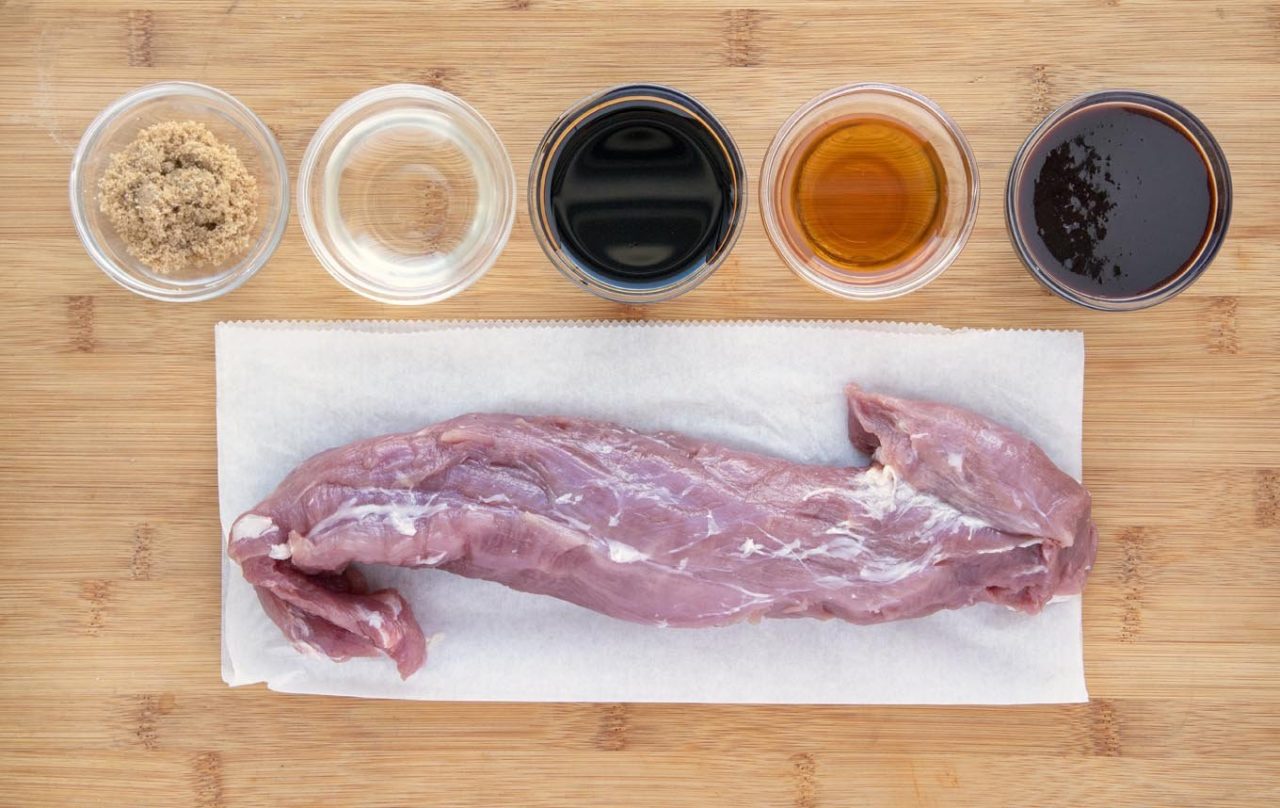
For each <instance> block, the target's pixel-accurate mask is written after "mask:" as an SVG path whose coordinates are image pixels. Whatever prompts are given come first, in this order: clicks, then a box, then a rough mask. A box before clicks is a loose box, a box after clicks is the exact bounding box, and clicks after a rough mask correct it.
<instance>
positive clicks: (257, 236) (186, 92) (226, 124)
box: [70, 81, 289, 302]
mask: <svg viewBox="0 0 1280 808" xmlns="http://www.w3.org/2000/svg"><path fill="white" fill-rule="evenodd" d="M163 121H197V122H199V123H202V124H204V125H205V126H207V127H209V130H210V131H211V132H213V134H214V135H215V136H216V137H217V138H218V140H220V141H222V142H223V143H225V144H227V145H228V146H232V147H234V148H235V150H236V153H237V154H238V155H239V157H240V159H241V160H242V161H244V164H245V167H246V168H247V169H248V170H249V172H250V173H251V174H253V176H254V178H255V179H256V180H257V181H258V193H259V201H258V223H257V225H256V228H255V232H254V234H253V236H252V238H251V243H250V246H249V248H248V249H247V250H246V251H245V252H244V253H242V254H240V255H236V256H233V257H231V258H228V259H227V260H226V261H224V262H223V263H221V264H219V265H216V266H209V265H203V266H194V267H192V268H190V269H188V270H180V271H176V272H171V273H168V274H160V273H158V272H155V271H153V270H151V269H150V268H148V267H147V266H146V265H145V264H143V263H142V262H141V261H139V260H138V259H137V258H134V257H133V256H132V255H130V254H129V251H128V249H127V248H126V247H125V244H124V242H123V241H122V240H121V239H120V237H119V236H118V235H116V232H115V228H114V227H113V226H112V224H111V221H110V220H109V219H107V217H106V215H105V214H104V213H102V211H101V210H100V209H99V204H98V182H99V180H100V179H101V178H102V174H103V172H104V171H105V170H106V168H107V166H108V165H110V161H111V156H112V155H113V154H115V153H116V152H119V151H120V150H121V149H123V148H125V147H126V146H128V145H129V144H130V143H131V142H132V141H133V139H134V138H135V137H137V135H138V132H139V131H141V130H142V129H145V128H146V127H148V126H151V125H152V124H156V123H161V122H163ZM288 188H289V172H288V169H287V168H286V167H285V162H284V154H283V153H281V151H280V144H278V143H277V142H276V138H275V136H274V135H272V134H271V130H270V129H268V128H267V126H266V124H264V123H263V122H262V120H261V119H259V118H258V116H257V115H254V114H253V112H252V110H250V109H249V108H248V107H246V106H245V105H244V104H242V103H240V102H239V101H237V100H236V99H235V98H233V97H232V96H230V95H228V94H227V93H224V92H222V91H221V90H217V89H214V88H213V87H207V86H205V85H203V84H195V83H193V82H186V81H173V82H164V83H161V84H151V85H148V86H146V87H141V88H139V89H137V90H134V91H133V92H131V93H128V94H126V95H124V96H122V97H120V98H119V99H117V100H116V101H115V102H114V103H112V104H111V105H110V106H108V107H107V108H106V109H104V110H103V111H102V112H101V114H99V115H98V117H97V118H95V119H94V121H93V123H91V124H89V128H88V129H86V130H85V133H84V136H83V137H81V138H80V146H79V148H77V149H76V154H75V158H74V159H73V160H72V162H71V188H70V190H71V217H72V219H73V220H74V221H75V225H76V232H77V233H79V234H80V240H81V241H82V242H84V248H85V250H86V251H87V252H88V253H89V257H90V258H92V259H93V261H94V263H96V264H97V265H98V266H99V267H101V269H102V271H103V272H105V273H106V274H107V276H108V277H109V278H111V279H112V280H113V281H115V282H116V283H118V284H120V285H121V286H123V287H125V288H126V289H128V290H130V291H132V292H136V293H137V294H140V295H142V296H143V297H149V298H152V299H154V300H172V301H178V302H195V301H200V300H209V299H210V298H214V297H218V296H219V295H223V294H226V293H227V292H230V291H231V290H232V289H235V288H236V287H238V286H240V285H241V284H243V283H244V282H245V281H247V280H249V278H250V277H252V276H253V274H254V273H255V272H257V271H258V270H259V269H261V268H262V265H263V264H265V263H266V262H267V259H268V258H270V257H271V254H272V253H273V252H275V249H276V246H277V245H278V244H279V243H280V237H281V236H282V235H283V234H284V228H285V224H286V222H288V219H289V192H288Z"/></svg>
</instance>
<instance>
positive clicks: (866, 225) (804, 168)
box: [785, 115, 947, 273]
mask: <svg viewBox="0 0 1280 808" xmlns="http://www.w3.org/2000/svg"><path fill="white" fill-rule="evenodd" d="M796 153H797V154H798V158H797V159H796V161H795V169H794V171H793V172H791V180H790V187H789V188H788V200H787V201H788V203H789V204H788V205H786V206H785V208H786V210H787V212H786V216H787V218H789V219H791V221H790V222H788V225H789V226H790V228H791V230H792V231H793V232H795V233H797V234H799V235H800V236H801V239H802V241H803V242H804V244H805V245H806V246H808V248H809V249H810V250H812V251H813V253H814V254H815V255H817V256H818V257H819V258H821V259H822V260H824V261H826V262H827V263H829V264H831V265H832V266H833V267H835V268H837V269H840V270H843V271H846V272H856V273H863V272H880V271H883V270H886V269H890V268H892V267H894V266H896V265H898V264H900V263H902V262H903V261H905V260H907V259H909V258H910V257H911V256H912V255H913V254H914V253H916V252H917V251H919V250H920V249H921V248H922V247H923V246H925V245H926V244H928V243H929V241H930V240H931V239H932V238H933V237H934V236H935V235H936V234H937V232H938V230H939V228H940V227H941V225H942V214H943V211H944V210H945V209H946V195H947V188H946V174H945V172H944V169H943V167H942V163H941V161H940V160H939V158H938V153H937V151H936V150H935V149H934V147H933V145H932V144H930V143H929V142H928V141H927V140H925V139H924V138H922V137H921V136H920V135H918V134H916V133H915V132H913V131H912V130H911V129H909V128H907V127H906V126H904V125H903V124H901V123H899V122H897V121H895V120H891V119H888V118H883V117H879V116H874V117H873V116H866V115H858V116H851V117H845V118H839V119H836V120H833V121H831V122H829V123H827V124H826V125H825V126H822V127H820V128H819V129H817V130H815V131H814V132H813V133H812V134H811V135H809V137H808V138H806V139H805V141H804V142H802V143H800V144H799V145H798V146H797V151H796Z"/></svg>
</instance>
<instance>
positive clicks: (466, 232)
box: [325, 110, 498, 289]
mask: <svg viewBox="0 0 1280 808" xmlns="http://www.w3.org/2000/svg"><path fill="white" fill-rule="evenodd" d="M329 166H330V169H329V173H330V176H327V177H325V188H326V192H327V193H330V194H332V195H334V197H336V198H333V199H330V200H328V201H329V202H330V204H328V205H327V206H325V209H326V210H328V211H330V213H329V216H330V221H329V222H328V223H327V224H328V226H329V229H330V232H331V233H332V234H333V241H334V244H333V247H334V249H335V251H337V252H339V253H341V254H342V255H343V257H344V259H345V260H346V261H348V262H349V263H351V264H353V265H354V266H356V267H359V271H360V274H361V275H363V276H365V277H367V278H369V279H371V280H374V281H376V282H378V283H381V284H386V285H388V286H392V287H399V288H405V289H414V288H421V287H423V286H424V285H435V284H448V283H449V282H450V281H451V280H452V278H451V277H450V276H451V275H453V274H455V273H459V272H460V271H461V270H463V268H464V267H465V265H466V264H467V261H468V258H469V257H470V256H472V255H474V254H475V253H476V252H477V251H478V250H481V249H483V248H484V244H483V241H484V234H485V231H486V228H485V226H484V224H485V221H486V218H487V217H488V216H492V215H495V214H494V211H495V210H496V209H497V207H498V205H497V203H498V200H497V199H496V192H495V189H496V188H497V187H498V181H497V180H498V178H497V177H496V176H494V175H493V172H492V169H491V167H490V166H489V165H488V163H487V162H486V160H485V157H484V155H483V154H482V153H480V151H479V150H478V149H477V148H476V147H475V145H474V136H473V135H471V134H470V133H468V132H465V131H463V130H462V129H461V128H460V127H459V125H458V122H457V121H456V120H454V119H451V118H449V117H447V116H445V115H441V114H440V113H438V112H434V111H432V110H397V111H394V112H388V113H383V114H382V115H375V116H372V117H370V118H368V119H366V120H364V121H362V122H361V123H360V124H359V125H358V126H356V127H354V128H353V129H352V130H351V131H350V132H348V133H347V134H346V135H344V136H343V138H342V140H341V141H339V143H338V145H337V146H336V147H335V149H334V155H333V158H332V159H331V160H330V161H329Z"/></svg>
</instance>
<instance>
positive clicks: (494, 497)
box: [476, 494, 511, 505]
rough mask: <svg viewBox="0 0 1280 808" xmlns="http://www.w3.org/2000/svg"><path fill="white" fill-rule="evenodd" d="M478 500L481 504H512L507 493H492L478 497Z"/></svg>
mask: <svg viewBox="0 0 1280 808" xmlns="http://www.w3.org/2000/svg"><path fill="white" fill-rule="evenodd" d="M476 502H479V503H480V504H481V505H510V504H511V497H509V496H507V495H506V494H491V495H490V496H487V497H478V498H477V499H476Z"/></svg>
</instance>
